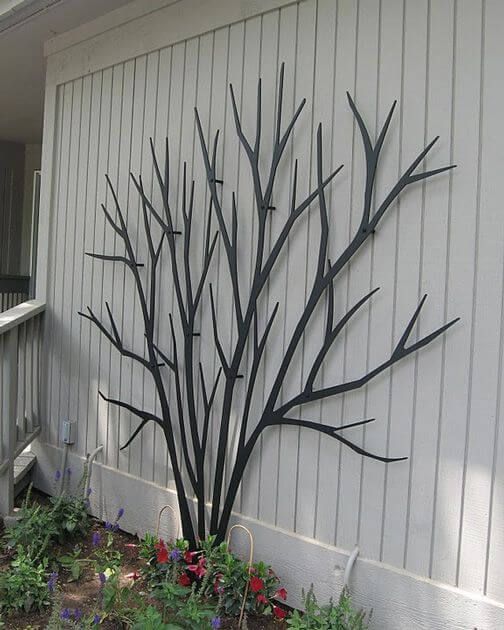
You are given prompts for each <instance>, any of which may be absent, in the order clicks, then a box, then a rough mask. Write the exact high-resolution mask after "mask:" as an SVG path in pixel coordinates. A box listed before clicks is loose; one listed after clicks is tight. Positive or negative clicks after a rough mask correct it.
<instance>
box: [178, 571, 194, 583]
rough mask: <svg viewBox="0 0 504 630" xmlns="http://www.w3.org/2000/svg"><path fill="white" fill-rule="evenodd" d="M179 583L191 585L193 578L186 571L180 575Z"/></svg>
mask: <svg viewBox="0 0 504 630" xmlns="http://www.w3.org/2000/svg"><path fill="white" fill-rule="evenodd" d="M178 583H179V584H180V586H190V585H191V578H190V577H189V576H188V575H187V574H186V573H182V575H181V576H180V577H179V580H178Z"/></svg>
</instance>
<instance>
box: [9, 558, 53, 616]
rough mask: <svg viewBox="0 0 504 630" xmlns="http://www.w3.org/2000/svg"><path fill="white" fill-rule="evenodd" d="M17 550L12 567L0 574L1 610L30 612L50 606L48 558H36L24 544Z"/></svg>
mask: <svg viewBox="0 0 504 630" xmlns="http://www.w3.org/2000/svg"><path fill="white" fill-rule="evenodd" d="M16 551H17V554H16V558H15V559H14V560H13V561H12V563H11V566H10V568H9V569H8V570H7V571H5V572H4V573H1V574H0V611H2V612H6V613H9V612H12V611H16V610H24V611H25V612H29V611H30V610H39V609H41V608H43V607H44V606H48V605H49V590H48V588H47V565H48V560H47V558H42V560H39V559H36V558H34V557H32V556H31V555H30V554H29V553H27V551H26V550H25V548H24V547H22V546H20V547H18V548H17V550H16Z"/></svg>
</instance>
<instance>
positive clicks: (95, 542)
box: [93, 532, 101, 547]
mask: <svg viewBox="0 0 504 630" xmlns="http://www.w3.org/2000/svg"><path fill="white" fill-rule="evenodd" d="M100 543H101V536H100V532H93V547H98V545H99V544H100Z"/></svg>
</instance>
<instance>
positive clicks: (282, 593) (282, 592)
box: [275, 588, 287, 601]
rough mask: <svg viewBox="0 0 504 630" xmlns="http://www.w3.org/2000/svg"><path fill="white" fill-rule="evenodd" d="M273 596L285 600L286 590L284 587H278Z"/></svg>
mask: <svg viewBox="0 0 504 630" xmlns="http://www.w3.org/2000/svg"><path fill="white" fill-rule="evenodd" d="M275 597H279V598H280V599H283V600H284V601H285V600H286V599H287V591H286V590H285V589H284V588H279V589H278V590H277V592H276V593H275Z"/></svg>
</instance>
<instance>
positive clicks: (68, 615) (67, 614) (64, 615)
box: [60, 608, 72, 619]
mask: <svg viewBox="0 0 504 630" xmlns="http://www.w3.org/2000/svg"><path fill="white" fill-rule="evenodd" d="M71 616H72V613H71V611H70V608H63V610H62V611H61V613H60V618H61V619H70V618H71Z"/></svg>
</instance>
